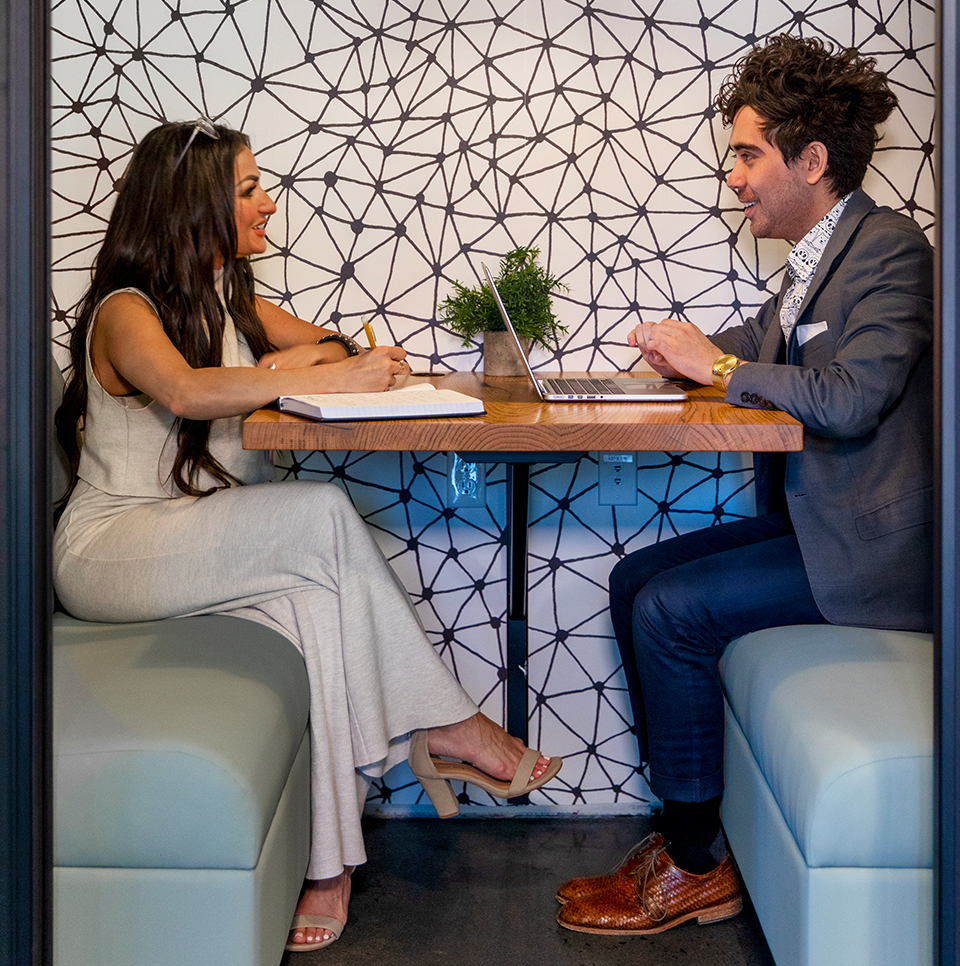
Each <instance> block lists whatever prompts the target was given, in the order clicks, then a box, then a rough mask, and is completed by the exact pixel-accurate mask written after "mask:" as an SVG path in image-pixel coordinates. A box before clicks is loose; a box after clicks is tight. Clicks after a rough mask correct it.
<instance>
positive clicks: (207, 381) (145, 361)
mask: <svg viewBox="0 0 960 966" xmlns="http://www.w3.org/2000/svg"><path fill="white" fill-rule="evenodd" d="M278 311H279V312H282V311H283V310H282V309H278ZM283 314H284V315H289V313H283ZM289 318H290V319H291V320H293V321H295V322H297V323H300V324H299V325H298V326H294V325H292V324H291V323H290V322H289V321H286V322H284V323H283V324H284V326H285V329H286V333H287V336H288V337H290V336H291V335H293V334H294V333H295V332H296V331H299V332H300V333H302V336H301V338H302V337H303V336H305V335H307V334H311V335H313V334H315V333H317V332H318V331H319V330H318V329H317V327H315V326H312V325H310V324H309V323H308V322H301V321H300V320H299V319H294V317H293V316H289ZM301 326H307V327H308V328H309V329H311V330H312V331H311V332H310V333H307V332H306V331H305V330H304V329H303V328H302V327H301ZM268 334H269V335H270V336H271V338H273V333H272V332H271V331H270V329H268ZM314 341H315V340H314ZM275 344H276V343H275ZM300 344H303V343H300ZM317 348H318V349H323V348H325V346H317ZM337 351H341V350H340V348H339V347H337ZM405 355H406V353H405V351H404V350H403V349H401V348H400V347H399V346H381V347H378V348H377V349H373V350H371V351H369V352H363V353H361V354H360V355H359V356H354V357H352V358H349V359H344V360H343V361H339V362H331V363H329V364H327V365H317V364H311V365H307V366H302V367H298V368H283V367H278V368H276V369H270V368H266V367H263V368H260V367H258V368H256V369H254V368H250V367H218V368H204V369H194V368H193V367H192V366H190V365H189V364H188V363H187V361H186V360H185V359H184V358H183V356H182V355H181V354H180V353H179V352H178V351H177V349H176V347H175V346H174V345H173V343H172V342H171V341H170V339H169V338H168V337H167V335H166V333H165V332H164V331H163V326H162V325H161V324H160V320H159V319H158V318H157V316H156V315H155V314H154V312H153V310H152V309H151V308H150V306H149V305H147V303H146V302H145V301H144V300H143V299H142V298H140V297H139V296H138V295H136V294H134V293H132V292H120V293H117V294H116V295H113V296H112V297H111V298H109V299H108V300H107V301H106V302H104V304H103V305H102V306H101V307H100V312H99V314H98V316H97V321H96V325H95V328H94V331H93V337H92V343H91V356H92V361H93V369H94V373H95V374H96V376H97V379H98V380H99V382H100V384H101V385H102V386H103V388H104V389H105V390H106V391H107V392H108V393H110V394H111V395H114V396H120V395H126V394H129V393H132V392H137V391H139V392H143V393H146V394H147V395H148V396H150V397H152V398H153V399H156V400H157V402H159V403H160V404H161V405H162V406H165V407H166V408H167V409H169V410H170V411H171V412H172V413H173V414H174V415H175V416H181V417H184V418H187V419H219V418H220V417H223V416H237V415H241V414H243V413H249V412H252V411H253V410H254V409H258V408H260V407H261V406H265V405H267V404H268V403H271V402H273V400H275V399H276V398H277V396H282V395H301V394H305V393H318V392H379V391H382V390H384V389H389V388H390V387H391V386H392V385H393V384H394V382H395V381H396V376H397V374H398V372H399V371H400V369H401V368H402V367H401V365H400V362H401V360H402V359H403V358H404V356H405Z"/></svg>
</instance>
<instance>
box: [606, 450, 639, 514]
mask: <svg viewBox="0 0 960 966" xmlns="http://www.w3.org/2000/svg"><path fill="white" fill-rule="evenodd" d="M597 456H598V460H597V482H598V483H599V491H600V498H599V503H600V505H601V506H636V504H637V458H636V453H598V454H597Z"/></svg>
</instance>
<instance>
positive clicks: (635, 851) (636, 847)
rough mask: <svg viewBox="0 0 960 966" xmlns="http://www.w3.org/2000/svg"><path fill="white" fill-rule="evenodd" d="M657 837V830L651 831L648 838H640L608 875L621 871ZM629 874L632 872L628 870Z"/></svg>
mask: <svg viewBox="0 0 960 966" xmlns="http://www.w3.org/2000/svg"><path fill="white" fill-rule="evenodd" d="M656 837H657V833H656V832H651V833H650V834H649V835H648V836H647V837H646V838H642V839H640V841H639V842H637V844H636V845H634V846H633V847H632V848H631V849H630V851H629V852H627V854H626V855H625V856H624V857H623V858H622V859H621V860H620V861H619V862H618V863H617V864H616V865H615V866H614V867H613V868H612V869H611V870H610V871H609V872H608V873H607V875H615V874H616V873H617V872H619V871H620V869H622V868H623V867H624V866H625V865H626V864H627V863H628V862H629V861H630V860H631V859H632V858H633V857H634V856H635V855H637V854H638V853H640V852H642V851H643V850H644V849H645V848H646V847H647V846H648V845H649V844H650V843H651V842H652V841H653V840H654V839H655V838H656ZM627 874H628V875H632V874H633V873H632V872H628V873H627Z"/></svg>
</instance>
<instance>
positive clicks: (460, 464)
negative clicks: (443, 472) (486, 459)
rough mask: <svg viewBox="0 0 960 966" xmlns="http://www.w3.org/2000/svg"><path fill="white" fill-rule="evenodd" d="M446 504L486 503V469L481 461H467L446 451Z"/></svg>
mask: <svg viewBox="0 0 960 966" xmlns="http://www.w3.org/2000/svg"><path fill="white" fill-rule="evenodd" d="M447 505H448V506H458V507H471V506H473V507H478V506H486V505H487V471H486V467H485V466H484V465H483V463H468V462H466V460H462V459H460V457H459V455H458V454H456V453H447Z"/></svg>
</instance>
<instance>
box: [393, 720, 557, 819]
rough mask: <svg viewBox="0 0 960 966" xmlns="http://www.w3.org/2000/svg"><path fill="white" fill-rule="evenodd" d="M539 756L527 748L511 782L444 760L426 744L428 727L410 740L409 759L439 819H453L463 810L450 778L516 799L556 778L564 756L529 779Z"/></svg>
mask: <svg viewBox="0 0 960 966" xmlns="http://www.w3.org/2000/svg"><path fill="white" fill-rule="evenodd" d="M539 759H540V752H539V751H536V750H534V749H533V748H528V749H527V750H526V751H525V752H524V753H523V757H522V758H521V759H520V764H519V765H517V770H516V772H514V775H513V780H512V781H509V782H507V781H500V780H498V779H496V778H491V777H490V776H489V775H488V774H487V773H486V772H482V771H480V769H479V768H474V767H473V765H468V764H467V763H466V762H464V761H445V760H444V759H443V758H435V757H434V756H433V755H431V754H430V751H429V749H428V746H427V732H426V730H421V731H415V732H414V733H413V736H412V737H411V739H410V754H409V756H408V762H409V764H410V770H411V771H412V772H413V774H414V776H415V777H416V779H417V781H419V782H420V784H421V785H422V786H423V790H424V791H425V792H426V793H427V797H428V798H429V799H430V801H431V803H432V804H433V807H434V808H435V809H436V810H437V814H438V815H439V816H440V818H453V816H454V815H457V814H459V812H460V803H459V802H458V801H457V796H456V795H454V793H453V788H452V787H451V785H450V782H451V781H461V782H467V784H469V785H476V787H477V788H482V789H483V790H484V791H485V792H487V793H489V794H490V795H493V796H494V797H495V798H516V797H517V796H518V795H526V794H527V793H528V792H532V791H535V790H536V789H538V788H540V787H541V786H543V785H546V783H547V782H548V781H550V779H551V778H554V777H555V776H556V774H557V772H559V771H560V768H561V766H562V765H563V759H562V758H551V759H550V763H549V764H548V765H547V768H546V771H544V773H543V774H542V775H541V776H540V777H539V778H533V779H531V778H530V775H531V774H532V773H533V769H534V768H535V767H536V764H537V762H538V761H539Z"/></svg>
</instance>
